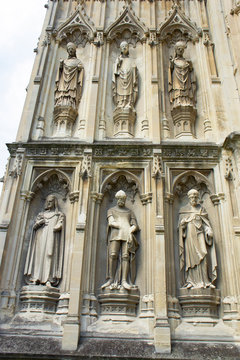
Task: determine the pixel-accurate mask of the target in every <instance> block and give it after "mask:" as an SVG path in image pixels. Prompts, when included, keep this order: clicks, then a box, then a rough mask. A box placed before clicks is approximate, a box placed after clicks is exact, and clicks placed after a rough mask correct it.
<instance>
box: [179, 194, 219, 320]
mask: <svg viewBox="0 0 240 360" xmlns="http://www.w3.org/2000/svg"><path fill="white" fill-rule="evenodd" d="M187 196H188V200H189V203H188V204H187V205H186V206H184V207H181V208H180V211H179V224H178V229H179V257H180V271H181V273H182V275H183V276H182V278H183V282H182V287H181V288H180V289H179V303H180V305H181V307H182V316H183V317H184V318H186V321H188V322H195V321H196V317H197V318H198V321H199V323H205V322H209V323H215V322H216V318H217V317H218V309H217V307H218V305H219V303H220V290H218V289H216V287H215V281H216V279H217V258H216V252H215V244H214V238H213V230H212V227H211V224H210V222H209V219H208V213H207V211H206V210H205V209H204V207H203V206H202V205H200V204H199V192H198V191H197V190H195V189H191V190H189V191H188V193H187Z"/></svg>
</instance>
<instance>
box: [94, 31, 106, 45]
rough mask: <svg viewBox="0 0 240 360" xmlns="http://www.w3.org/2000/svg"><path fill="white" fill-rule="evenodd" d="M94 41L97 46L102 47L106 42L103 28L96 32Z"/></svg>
mask: <svg viewBox="0 0 240 360" xmlns="http://www.w3.org/2000/svg"><path fill="white" fill-rule="evenodd" d="M93 43H94V45H95V46H97V47H100V46H102V45H103V44H104V41H103V31H102V30H97V33H96V36H95V39H94V41H93Z"/></svg>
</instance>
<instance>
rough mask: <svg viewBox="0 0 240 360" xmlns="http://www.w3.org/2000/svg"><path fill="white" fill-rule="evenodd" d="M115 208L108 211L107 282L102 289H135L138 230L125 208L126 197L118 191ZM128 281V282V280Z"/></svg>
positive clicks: (133, 219)
mask: <svg viewBox="0 0 240 360" xmlns="http://www.w3.org/2000/svg"><path fill="white" fill-rule="evenodd" d="M115 197H116V199H117V206H115V207H113V208H111V209H109V210H108V214H107V218H108V231H107V234H108V235H107V236H108V259H107V261H108V263H107V282H106V283H105V284H104V285H102V289H104V288H106V287H110V288H111V289H120V287H121V286H122V287H123V288H124V289H126V290H130V289H132V288H136V286H134V285H133V284H134V281H135V277H136V264H135V253H136V251H137V248H138V243H137V239H136V237H135V236H134V232H136V231H137V230H138V225H137V220H136V217H135V215H134V213H133V212H132V211H131V210H130V209H128V208H126V207H125V202H126V198H127V195H126V193H125V192H124V191H122V190H120V191H118V192H117V193H116V195H115ZM128 279H129V280H128Z"/></svg>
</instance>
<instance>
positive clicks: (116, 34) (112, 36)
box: [105, 6, 149, 47]
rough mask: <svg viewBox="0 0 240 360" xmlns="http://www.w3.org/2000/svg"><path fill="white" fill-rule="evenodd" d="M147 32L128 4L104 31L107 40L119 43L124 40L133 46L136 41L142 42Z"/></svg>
mask: <svg viewBox="0 0 240 360" xmlns="http://www.w3.org/2000/svg"><path fill="white" fill-rule="evenodd" d="M148 34H149V30H148V28H147V27H146V26H145V24H144V23H143V22H141V20H140V19H139V18H138V17H137V16H136V14H135V12H134V11H133V10H132V8H131V7H130V6H126V7H125V8H124V10H123V12H122V13H121V14H120V15H119V17H118V18H117V19H116V20H115V21H114V22H113V23H112V24H111V25H110V26H109V27H108V28H107V30H106V31H105V35H106V37H107V41H110V42H111V41H116V42H117V43H120V41H122V40H125V41H127V42H128V43H129V44H132V45H133V46H134V47H135V46H136V43H137V42H138V41H140V42H144V41H145V40H146V38H147V37H148ZM118 45H119V44H118Z"/></svg>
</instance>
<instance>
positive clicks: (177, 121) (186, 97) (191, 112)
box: [168, 41, 197, 138]
mask: <svg viewBox="0 0 240 360" xmlns="http://www.w3.org/2000/svg"><path fill="white" fill-rule="evenodd" d="M185 48H186V43H185V42H184V41H177V42H176V44H175V57H174V58H172V57H170V63H169V74H168V92H169V100H170V105H171V114H172V117H173V123H174V132H175V137H176V138H180V137H185V138H186V137H188V138H189V137H190V138H194V131H195V129H194V127H195V119H196V113H197V112H196V79H195V75H194V70H193V66H192V62H191V61H190V60H186V59H185V58H184V56H183V54H184V50H185Z"/></svg>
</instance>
